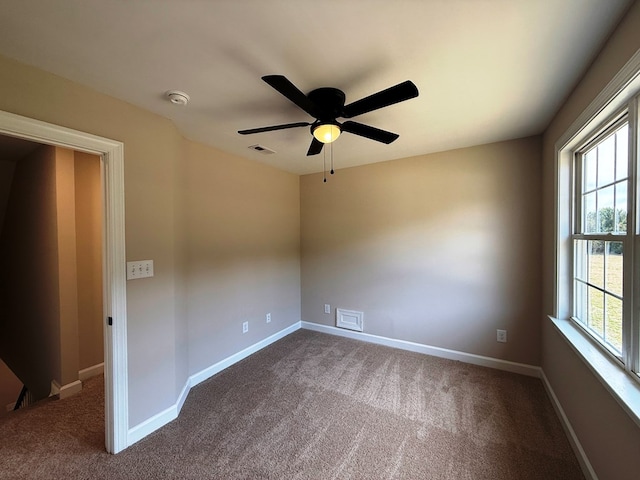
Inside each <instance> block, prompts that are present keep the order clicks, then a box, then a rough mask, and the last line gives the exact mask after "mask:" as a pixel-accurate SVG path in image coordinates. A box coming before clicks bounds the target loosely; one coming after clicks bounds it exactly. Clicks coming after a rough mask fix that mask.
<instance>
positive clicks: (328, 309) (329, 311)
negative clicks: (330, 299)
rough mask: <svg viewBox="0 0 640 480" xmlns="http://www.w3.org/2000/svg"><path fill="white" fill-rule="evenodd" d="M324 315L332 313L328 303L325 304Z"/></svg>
mask: <svg viewBox="0 0 640 480" xmlns="http://www.w3.org/2000/svg"><path fill="white" fill-rule="evenodd" d="M324 313H331V305H329V304H328V303H325V304H324Z"/></svg>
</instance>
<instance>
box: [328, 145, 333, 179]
mask: <svg viewBox="0 0 640 480" xmlns="http://www.w3.org/2000/svg"><path fill="white" fill-rule="evenodd" d="M329 145H330V146H331V175H333V142H331V143H330V144H329Z"/></svg>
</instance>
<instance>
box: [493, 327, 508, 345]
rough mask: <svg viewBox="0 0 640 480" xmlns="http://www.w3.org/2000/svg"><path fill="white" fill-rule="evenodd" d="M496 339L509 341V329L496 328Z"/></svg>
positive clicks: (501, 341)
mask: <svg viewBox="0 0 640 480" xmlns="http://www.w3.org/2000/svg"><path fill="white" fill-rule="evenodd" d="M496 333H497V335H496V340H497V341H498V342H500V343H507V331H506V330H500V329H498V330H496Z"/></svg>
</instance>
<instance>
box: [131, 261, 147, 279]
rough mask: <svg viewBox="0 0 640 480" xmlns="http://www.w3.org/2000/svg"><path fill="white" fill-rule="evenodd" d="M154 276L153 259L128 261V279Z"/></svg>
mask: <svg viewBox="0 0 640 480" xmlns="http://www.w3.org/2000/svg"><path fill="white" fill-rule="evenodd" d="M147 277H153V260H138V261H137V262H127V280H136V279H138V278H147Z"/></svg>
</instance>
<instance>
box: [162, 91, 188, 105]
mask: <svg viewBox="0 0 640 480" xmlns="http://www.w3.org/2000/svg"><path fill="white" fill-rule="evenodd" d="M166 96H167V98H168V99H169V101H170V102H171V103H173V104H175V105H186V104H187V103H189V100H191V97H189V95H187V94H186V93H184V92H180V91H179V90H169V91H168V92H167V93H166Z"/></svg>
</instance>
